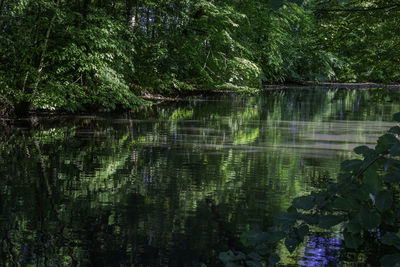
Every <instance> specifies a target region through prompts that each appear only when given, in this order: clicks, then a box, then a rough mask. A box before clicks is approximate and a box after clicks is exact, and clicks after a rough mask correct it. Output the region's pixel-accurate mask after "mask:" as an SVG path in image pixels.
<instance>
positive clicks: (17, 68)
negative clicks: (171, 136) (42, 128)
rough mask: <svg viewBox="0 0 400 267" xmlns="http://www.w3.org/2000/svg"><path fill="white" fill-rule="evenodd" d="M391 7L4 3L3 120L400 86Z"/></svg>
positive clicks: (182, 0) (82, 0) (0, 38)
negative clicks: (295, 89)
mask: <svg viewBox="0 0 400 267" xmlns="http://www.w3.org/2000/svg"><path fill="white" fill-rule="evenodd" d="M278 2H279V3H278ZM301 2H303V3H302V4H301ZM389 2H390V3H387V2H386V1H381V0H374V1H370V3H369V4H367V3H366V2H365V3H364V2H359V1H320V0H312V1H290V2H284V1H271V3H270V4H267V3H266V2H265V1H262V0H255V1H251V2H249V3H246V4H244V3H243V1H239V0H234V1H228V2H227V1H208V0H201V1H193V0H178V1H169V0H162V1H155V0H138V1H125V0H124V1H122V0H119V1H112V2H110V1H109V2H107V1H87V0H79V1H72V2H71V1H66V0H56V1H50V0H40V1H33V0H27V1H22V2H18V1H1V4H2V8H1V9H0V29H2V34H1V35H0V51H1V53H0V63H1V64H0V88H1V89H0V90H1V91H0V93H1V99H0V104H2V107H4V108H2V113H6V112H9V111H10V110H14V111H15V112H16V113H20V112H21V113H23V112H27V111H28V110H29V109H47V110H67V111H80V110H99V109H101V110H116V109H120V108H122V109H132V108H135V107H136V106H138V105H143V104H144V102H143V101H141V100H139V99H138V98H137V97H136V95H137V94H144V93H147V92H150V93H161V94H178V93H180V92H181V91H186V90H195V89H217V90H218V89H223V90H225V89H229V90H236V91H254V90H255V89H258V88H261V87H262V84H263V83H282V82H302V81H350V82H354V81H377V82H398V81H399V79H400V72H399V70H398V66H399V63H400V62H399V58H400V55H399V49H397V45H396V44H397V43H398V42H399V37H398V35H397V34H396V32H398V30H399V28H398V27H399V25H400V23H399V18H400V16H399V9H398V5H397V4H396V3H391V1H389ZM377 17H378V18H380V19H376V18H377ZM376 97H377V101H386V100H387V95H386V93H385V91H384V90H381V89H379V90H376ZM394 130H395V129H394Z"/></svg>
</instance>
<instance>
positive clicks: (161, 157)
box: [0, 89, 400, 266]
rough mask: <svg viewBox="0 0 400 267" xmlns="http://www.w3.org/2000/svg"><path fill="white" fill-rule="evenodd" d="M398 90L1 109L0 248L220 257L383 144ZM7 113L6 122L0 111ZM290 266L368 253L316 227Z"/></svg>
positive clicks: (77, 255)
mask: <svg viewBox="0 0 400 267" xmlns="http://www.w3.org/2000/svg"><path fill="white" fill-rule="evenodd" d="M399 100H400V94H399V93H395V92H391V93H389V92H386V91H382V90H378V91H354V90H347V91H346V90H324V89H313V90H311V89H307V90H289V91H274V92H266V93H262V94H260V95H258V96H251V97H250V96H235V95H228V96H220V97H212V98H202V99H200V98H198V99H191V100H188V101H183V102H179V103H170V104H165V105H160V106H158V107H156V108H152V109H148V110H143V111H141V112H139V113H138V114H134V115H115V116H103V115H102V116H80V117H71V116H69V117H68V116H66V117H59V118H31V119H29V120H19V121H3V122H2V123H3V126H1V129H0V130H1V132H0V141H1V143H0V235H1V236H0V241H1V243H0V253H1V255H0V258H1V259H2V260H3V263H6V264H7V263H8V265H9V266H15V265H17V264H20V265H22V266H26V265H28V264H32V265H35V266H36V265H37V266H75V265H77V264H78V263H79V264H80V266H133V265H134V266H205V265H206V266H219V265H221V263H220V262H219V260H218V254H219V252H221V251H225V250H227V249H229V248H235V247H237V246H240V242H239V239H238V236H239V234H240V233H241V232H243V231H246V230H249V229H261V230H263V229H265V228H267V227H269V226H270V225H271V223H272V216H273V215H274V214H276V213H277V212H279V211H282V210H284V209H286V208H287V207H288V205H289V203H290V201H291V199H293V198H294V197H295V196H298V195H302V194H305V193H307V192H310V191H311V190H313V189H316V188H321V187H323V186H324V184H325V183H327V182H330V181H335V177H336V175H337V173H338V169H339V164H340V162H341V161H343V160H344V159H347V158H349V157H354V154H353V153H352V152H351V150H352V148H354V147H355V146H358V145H361V144H368V145H371V146H373V145H374V142H375V140H376V138H377V137H378V136H379V135H381V134H382V133H384V132H385V131H386V130H388V129H389V127H390V126H392V125H393V123H391V122H390V119H391V115H392V114H393V113H395V112H397V111H399V110H400V104H399V103H400V101H399ZM0 123H1V122H0ZM278 250H279V251H280V255H281V257H282V262H281V263H282V265H289V264H298V265H303V266H323V265H324V264H325V265H329V266H336V265H338V264H339V263H340V264H342V263H349V264H351V263H354V262H358V263H362V262H363V261H364V260H365V257H363V255H358V254H355V255H352V254H349V253H344V252H343V250H342V242H341V239H340V235H335V234H328V233H318V232H317V233H315V235H314V236H311V237H309V238H308V240H307V242H306V243H305V245H304V246H302V247H301V248H299V249H298V250H297V251H296V252H295V253H294V254H293V255H289V253H288V252H287V251H286V249H285V248H283V247H279V248H278Z"/></svg>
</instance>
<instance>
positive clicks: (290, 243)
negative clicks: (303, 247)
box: [285, 236, 301, 254]
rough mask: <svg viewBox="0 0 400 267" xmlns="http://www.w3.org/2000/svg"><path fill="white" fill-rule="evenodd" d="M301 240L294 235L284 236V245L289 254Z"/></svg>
mask: <svg viewBox="0 0 400 267" xmlns="http://www.w3.org/2000/svg"><path fill="white" fill-rule="evenodd" d="M300 243H301V241H300V240H299V239H297V238H295V237H290V236H289V237H286V239H285V246H286V248H287V250H288V251H289V252H290V254H292V253H293V251H295V250H296V248H297V246H298V245H300Z"/></svg>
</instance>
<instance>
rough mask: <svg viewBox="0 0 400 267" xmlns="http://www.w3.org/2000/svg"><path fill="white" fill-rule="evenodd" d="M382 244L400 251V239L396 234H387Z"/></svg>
mask: <svg viewBox="0 0 400 267" xmlns="http://www.w3.org/2000/svg"><path fill="white" fill-rule="evenodd" d="M381 241H382V243H383V244H385V245H389V246H395V247H396V248H398V249H400V237H399V236H398V235H397V234H395V233H386V234H384V235H383V236H382V239H381Z"/></svg>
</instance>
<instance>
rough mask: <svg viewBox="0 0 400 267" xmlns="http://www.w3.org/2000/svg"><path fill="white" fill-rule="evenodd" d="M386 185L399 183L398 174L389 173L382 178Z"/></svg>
mask: <svg viewBox="0 0 400 267" xmlns="http://www.w3.org/2000/svg"><path fill="white" fill-rule="evenodd" d="M382 179H383V181H385V182H386V183H400V172H390V173H387V174H385V175H384V176H383V177H382Z"/></svg>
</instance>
